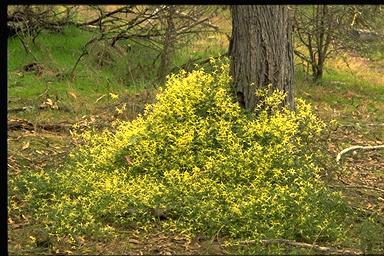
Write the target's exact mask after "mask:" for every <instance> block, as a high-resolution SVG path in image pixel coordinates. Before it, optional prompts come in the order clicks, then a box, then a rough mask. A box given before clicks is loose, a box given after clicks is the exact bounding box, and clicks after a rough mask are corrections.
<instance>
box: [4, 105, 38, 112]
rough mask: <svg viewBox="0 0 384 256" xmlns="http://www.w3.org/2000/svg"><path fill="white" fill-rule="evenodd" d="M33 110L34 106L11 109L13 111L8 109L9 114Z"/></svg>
mask: <svg viewBox="0 0 384 256" xmlns="http://www.w3.org/2000/svg"><path fill="white" fill-rule="evenodd" d="M31 109H33V107H32V106H28V107H21V108H11V109H8V112H21V111H28V110H31Z"/></svg>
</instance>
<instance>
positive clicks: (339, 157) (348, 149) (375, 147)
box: [336, 145, 384, 162]
mask: <svg viewBox="0 0 384 256" xmlns="http://www.w3.org/2000/svg"><path fill="white" fill-rule="evenodd" d="M380 148H383V149H384V145H378V146H352V147H349V148H346V149H344V150H342V151H341V152H340V153H339V154H337V157H336V162H339V161H340V159H341V157H342V155H344V154H345V153H347V152H349V151H352V150H355V149H362V150H372V149H380Z"/></svg>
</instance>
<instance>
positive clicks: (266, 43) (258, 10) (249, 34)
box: [229, 5, 294, 110]
mask: <svg viewBox="0 0 384 256" xmlns="http://www.w3.org/2000/svg"><path fill="white" fill-rule="evenodd" d="M231 11H232V40H231V45H230V49H229V50H230V56H231V75H232V78H233V88H234V90H235V92H236V94H237V96H238V100H239V103H240V105H242V106H243V107H244V108H245V109H247V110H253V109H254V108H255V106H256V105H257V103H258V101H259V100H260V99H259V98H258V97H256V95H255V90H256V89H258V88H266V87H267V86H268V85H269V84H271V85H272V90H276V89H279V90H282V91H284V92H286V93H287V97H286V99H285V101H284V105H285V106H287V107H288V108H289V109H292V110H293V109H294V97H293V74H294V64H293V47H292V36H291V33H292V26H291V22H290V18H289V17H288V7H287V6H286V5H233V6H232V7H231Z"/></svg>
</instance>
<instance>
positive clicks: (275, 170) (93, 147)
mask: <svg viewBox="0 0 384 256" xmlns="http://www.w3.org/2000/svg"><path fill="white" fill-rule="evenodd" d="M212 65H213V66H214V71H213V72H212V73H207V72H205V71H204V70H203V69H200V70H196V71H193V72H191V73H186V72H180V73H179V74H176V75H171V76H170V77H169V78H168V81H167V84H166V87H165V89H163V90H161V92H160V93H159V94H158V96H157V101H156V103H154V104H152V105H148V106H147V108H146V111H145V112H144V114H143V115H142V116H139V117H138V118H137V119H135V120H133V121H118V122H116V123H115V124H114V130H115V131H113V132H112V131H110V130H105V131H104V132H102V133H96V132H92V131H87V132H81V133H78V134H75V135H74V140H76V141H77V143H78V145H79V146H78V148H77V149H76V150H75V151H73V153H72V157H71V160H70V162H69V163H68V164H67V165H66V166H65V167H62V168H60V169H57V170H44V171H25V172H23V173H22V174H21V175H20V176H19V177H18V178H17V179H15V181H14V182H11V183H10V184H9V189H10V190H14V191H13V192H14V193H12V194H17V195H18V196H20V198H18V199H17V200H19V201H23V202H25V205H26V207H27V209H28V211H30V212H31V213H32V214H33V217H34V218H35V219H39V220H40V221H42V222H43V223H44V224H45V225H46V229H47V232H48V233H49V234H50V235H51V236H55V237H56V238H57V239H60V238H62V237H63V236H66V235H70V236H75V235H92V236H93V237H97V236H100V237H105V236H107V235H108V234H110V233H111V232H113V230H114V229H115V228H116V227H119V228H125V229H133V228H135V227H137V226H141V225H145V224H150V223H159V224H160V225H161V226H163V227H164V228H167V229H168V230H170V231H178V232H180V233H185V234H202V235H205V236H208V237H211V238H212V237H214V236H218V235H220V237H227V238H229V239H230V240H232V241H236V240H242V239H243V240H244V239H260V238H284V239H294V240H297V241H305V242H311V243H312V242H316V241H317V242H321V241H335V240H338V239H341V238H342V237H343V236H344V234H345V233H344V232H345V228H344V226H343V220H344V219H345V217H346V215H347V214H348V213H349V210H348V208H347V207H346V206H345V204H344V203H343V201H342V199H341V197H340V195H339V194H337V193H333V192H330V191H329V190H327V189H326V187H325V185H324V184H323V182H322V180H321V177H320V174H321V172H322V168H321V167H320V165H319V162H320V161H321V159H322V157H323V155H324V152H322V151H321V148H320V147H317V148H316V145H319V138H320V135H321V132H322V130H323V129H324V128H325V124H324V123H323V122H321V121H320V120H319V119H318V118H316V117H315V116H314V115H313V114H312V112H311V108H310V105H308V104H307V103H305V102H304V101H303V100H301V99H297V100H296V107H297V109H296V112H293V111H290V110H288V109H285V108H282V109H280V108H279V105H280V103H281V102H282V100H283V99H284V97H285V95H284V94H283V93H282V92H279V91H275V92H274V93H272V94H268V93H267V90H266V91H258V92H257V93H259V94H260V95H261V96H264V97H263V100H262V101H261V102H260V103H259V106H258V108H257V109H256V112H257V117H255V115H256V114H254V113H253V114H251V115H249V113H246V112H245V111H244V110H242V109H241V108H240V106H239V105H238V104H237V103H236V102H235V100H234V98H233V96H232V92H231V89H230V81H231V78H230V76H229V71H228V68H229V64H228V62H227V61H224V62H222V63H215V62H212ZM309 145H311V147H310V146H309ZM313 145H315V146H313ZM309 147H310V148H309ZM12 200H15V198H13V199H12ZM10 211H12V209H10Z"/></svg>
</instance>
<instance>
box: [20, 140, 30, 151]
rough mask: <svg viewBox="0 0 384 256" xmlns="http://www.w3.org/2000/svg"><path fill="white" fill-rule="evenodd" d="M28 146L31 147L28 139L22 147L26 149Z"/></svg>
mask: <svg viewBox="0 0 384 256" xmlns="http://www.w3.org/2000/svg"><path fill="white" fill-rule="evenodd" d="M27 148H29V141H27V142H26V143H25V144H24V145H23V147H22V148H21V149H22V150H24V149H27Z"/></svg>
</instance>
